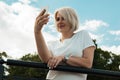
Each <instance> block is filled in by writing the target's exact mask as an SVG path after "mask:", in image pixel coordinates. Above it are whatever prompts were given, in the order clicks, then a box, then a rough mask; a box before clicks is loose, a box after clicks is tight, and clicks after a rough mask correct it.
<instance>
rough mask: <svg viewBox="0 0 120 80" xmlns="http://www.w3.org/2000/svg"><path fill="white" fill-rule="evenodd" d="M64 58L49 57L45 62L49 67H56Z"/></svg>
mask: <svg viewBox="0 0 120 80" xmlns="http://www.w3.org/2000/svg"><path fill="white" fill-rule="evenodd" d="M63 60H64V56H54V57H51V58H50V59H49V61H48V63H47V65H48V67H49V68H50V69H53V68H56V67H57V66H58V64H59V63H60V62H62V61H63Z"/></svg>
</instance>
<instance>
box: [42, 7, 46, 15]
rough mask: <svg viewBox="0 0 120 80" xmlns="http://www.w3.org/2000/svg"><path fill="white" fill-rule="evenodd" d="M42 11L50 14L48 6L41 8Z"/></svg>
mask: <svg viewBox="0 0 120 80" xmlns="http://www.w3.org/2000/svg"><path fill="white" fill-rule="evenodd" d="M41 11H43V13H42V15H44V14H48V7H43V8H41Z"/></svg>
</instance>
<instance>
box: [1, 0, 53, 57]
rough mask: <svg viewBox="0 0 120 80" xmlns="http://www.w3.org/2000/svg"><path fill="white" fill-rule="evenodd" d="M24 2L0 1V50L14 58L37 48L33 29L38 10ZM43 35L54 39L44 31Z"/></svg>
mask: <svg viewBox="0 0 120 80" xmlns="http://www.w3.org/2000/svg"><path fill="white" fill-rule="evenodd" d="M20 1H22V0H20ZM25 3H26V4H23V3H21V2H16V3H13V4H12V5H7V4H6V3H4V2H0V37H1V39H0V44H1V46H0V51H5V52H7V53H8V55H10V56H12V57H14V58H19V57H21V56H23V55H25V54H27V53H32V52H35V51H36V50H37V49H36V44H35V39H34V32H33V29H34V22H35V18H36V16H37V15H38V14H39V11H38V9H37V8H34V7H32V6H30V5H28V3H29V1H28V2H25ZM49 28H50V27H49ZM51 30H52V29H51ZM44 35H45V38H47V39H48V40H51V39H54V36H52V35H49V34H48V33H46V32H44Z"/></svg>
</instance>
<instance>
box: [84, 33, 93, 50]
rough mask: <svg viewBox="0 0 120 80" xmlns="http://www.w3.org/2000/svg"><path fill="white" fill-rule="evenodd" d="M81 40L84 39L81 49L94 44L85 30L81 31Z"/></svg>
mask: <svg viewBox="0 0 120 80" xmlns="http://www.w3.org/2000/svg"><path fill="white" fill-rule="evenodd" d="M83 41H84V43H83V49H85V48H87V47H90V46H95V44H94V42H93V40H92V39H91V37H90V35H89V34H88V32H87V31H83Z"/></svg>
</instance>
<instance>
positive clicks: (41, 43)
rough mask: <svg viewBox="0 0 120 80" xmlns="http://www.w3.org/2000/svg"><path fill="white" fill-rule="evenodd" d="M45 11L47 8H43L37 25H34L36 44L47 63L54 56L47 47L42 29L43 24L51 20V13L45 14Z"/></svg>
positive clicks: (36, 22)
mask: <svg viewBox="0 0 120 80" xmlns="http://www.w3.org/2000/svg"><path fill="white" fill-rule="evenodd" d="M44 13H45V10H43V11H42V12H41V13H40V14H39V15H38V17H37V18H36V21H35V26H34V34H35V40H36V46H37V50H38V53H39V57H40V58H41V60H42V61H43V62H45V63H47V62H48V60H49V58H50V57H52V54H51V53H50V51H49V50H48V48H47V45H46V43H45V40H44V37H43V35H42V31H41V30H42V28H43V26H44V25H45V24H47V22H48V20H49V18H48V16H49V14H45V15H44Z"/></svg>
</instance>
